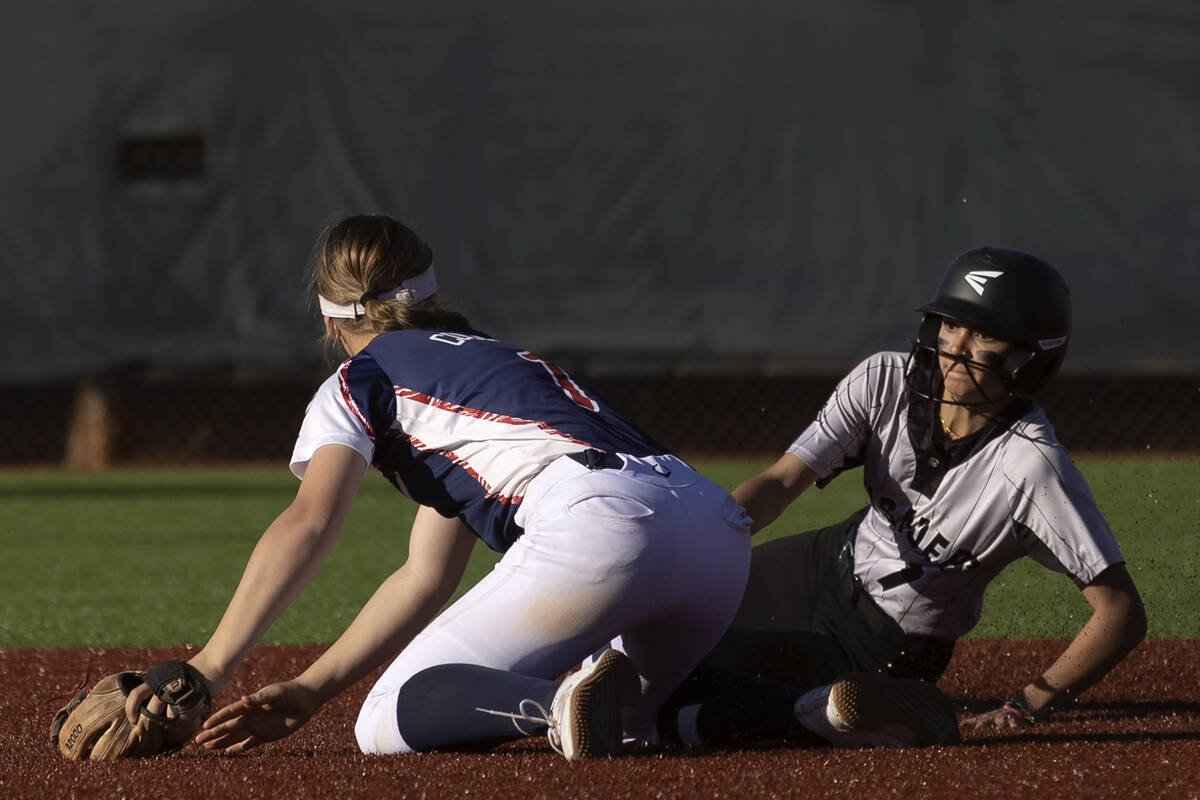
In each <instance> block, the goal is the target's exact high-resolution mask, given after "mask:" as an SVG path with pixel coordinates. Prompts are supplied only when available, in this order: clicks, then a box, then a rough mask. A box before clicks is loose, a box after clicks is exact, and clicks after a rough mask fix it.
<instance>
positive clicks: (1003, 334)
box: [915, 247, 1071, 397]
mask: <svg viewBox="0 0 1200 800" xmlns="http://www.w3.org/2000/svg"><path fill="white" fill-rule="evenodd" d="M915 310H916V311H920V312H922V313H924V314H925V317H924V319H923V320H922V322H921V328H920V332H919V334H918V336H917V341H916V342H915V345H916V346H917V347H920V348H923V349H933V350H936V349H937V332H938V328H939V327H940V325H941V321H940V320H941V318H943V317H945V318H948V319H952V320H955V321H956V322H959V323H961V324H963V325H966V326H967V327H968V328H973V329H975V330H977V331H980V332H981V333H986V334H988V335H990V336H995V337H996V338H998V339H1004V340H1006V341H1009V342H1012V343H1013V344H1014V345H1016V347H1014V348H1013V350H1012V352H1010V353H1009V355H1008V357H1007V358H1006V359H1005V362H1004V364H1003V365H1001V367H1000V372H1001V374H1002V376H1003V377H1004V379H1005V382H1006V383H1008V384H1009V386H1010V390H1011V391H1012V393H1013V394H1014V395H1017V396H1025V397H1028V396H1029V395H1032V394H1033V393H1034V392H1036V391H1038V390H1039V389H1041V388H1042V387H1043V386H1045V385H1046V384H1047V383H1048V382H1049V381H1050V379H1051V378H1053V377H1054V376H1055V375H1056V374H1058V370H1059V367H1061V366H1062V362H1063V358H1064V357H1065V356H1066V354H1067V342H1068V340H1069V339H1070V336H1071V296H1070V291H1069V290H1068V289H1067V282H1066V281H1065V280H1063V277H1062V275H1060V274H1059V272H1058V270H1056V269H1055V268H1054V267H1052V266H1050V265H1049V264H1047V263H1046V262H1045V261H1042V260H1041V259H1040V258H1037V257H1036V256H1032V255H1030V254H1028V253H1022V252H1021V251H1019V250H1005V249H1002V248H998V247H980V248H976V249H974V250H968V251H967V252H965V253H963V254H962V255H960V256H959V257H958V258H956V259H954V261H953V262H951V264H950V266H949V267H948V268H947V269H946V273H945V274H944V275H943V276H942V282H941V283H940V284H939V285H938V288H937V292H936V293H935V294H934V297H933V299H932V300H930V301H929V302H928V303H926V304H925V305H923V306H918V307H917V308H916V309H915Z"/></svg>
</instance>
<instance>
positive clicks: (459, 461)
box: [393, 386, 590, 503]
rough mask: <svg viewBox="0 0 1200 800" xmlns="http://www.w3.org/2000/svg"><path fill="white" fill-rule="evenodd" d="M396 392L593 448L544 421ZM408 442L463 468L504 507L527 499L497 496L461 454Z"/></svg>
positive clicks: (401, 390) (410, 391) (401, 389)
mask: <svg viewBox="0 0 1200 800" xmlns="http://www.w3.org/2000/svg"><path fill="white" fill-rule="evenodd" d="M393 388H394V389H395V391H396V397H397V398H401V399H405V400H415V401H416V402H418V403H422V404H424V405H427V406H431V407H433V408H437V409H441V410H442V411H449V412H450V413H452V414H462V415H463V416H465V417H474V418H475V419H479V420H484V421H486V422H500V423H503V424H505V425H536V426H537V427H538V428H539V429H540V430H542V431H544V432H546V433H548V434H550V435H551V436H554V437H556V438H558V439H562V440H565V441H568V442H571V443H573V444H580V445H583V446H584V447H590V445H589V444H588V443H587V442H585V441H583V440H582V439H576V438H575V437H573V436H568V435H567V434H565V433H563V432H562V431H559V430H555V429H554V428H552V427H550V426H549V425H547V424H546V423H545V422H542V421H540V420H532V419H522V418H521V417H513V416H509V415H508V414H497V413H495V412H492V411H481V410H480V409H477V408H468V407H466V406H460V405H458V404H457V403H450V402H447V401H445V400H439V399H438V398H436V397H431V396H430V395H428V394H425V393H424V392H418V391H416V390H414V389H405V388H404V387H403V386H395V387H393ZM405 438H407V439H408V441H409V443H410V444H411V445H412V446H413V447H414V448H416V449H417V450H420V451H421V452H423V453H438V454H440V455H443V456H445V457H446V458H448V459H450V461H451V463H453V464H454V465H455V466H457V467H461V468H462V470H463V471H464V472H466V473H467V474H468V475H470V476H471V477H472V478H474V479H475V480H476V481H477V482H478V483H479V485H480V486H482V487H483V491H484V494H485V495H487V496H489V497H494V498H495V499H496V500H497V501H499V502H501V503H520V502H521V500H522V499H523V496H522V495H515V496H513V497H506V496H505V495H501V494H497V495H493V494H492V487H491V486H490V485H489V484H488V482H487V481H485V480H484V479H483V476H482V475H480V474H479V473H478V472H476V471H475V470H474V469H472V468H471V465H470V464H468V463H467V461H466V460H465V459H463V458H462V457H461V456H460V455H458V453H455V452H454V451H453V450H437V449H435V448H432V447H430V446H429V445H427V444H425V443H424V442H422V441H421V440H419V439H417V438H415V437H413V436H411V435H409V434H407V433H406V434H405Z"/></svg>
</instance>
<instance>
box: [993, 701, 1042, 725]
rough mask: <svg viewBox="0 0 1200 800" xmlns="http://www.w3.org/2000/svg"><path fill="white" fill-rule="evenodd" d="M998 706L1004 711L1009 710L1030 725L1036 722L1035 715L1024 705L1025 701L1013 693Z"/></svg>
mask: <svg viewBox="0 0 1200 800" xmlns="http://www.w3.org/2000/svg"><path fill="white" fill-rule="evenodd" d="M1000 708H1002V709H1004V710H1005V711H1011V712H1013V713H1014V714H1016V715H1017V716H1018V717H1020V718H1021V719H1023V720H1025V722H1026V724H1028V725H1032V724H1033V723H1035V722H1037V717H1036V716H1034V714H1033V712H1032V711H1030V710H1029V706H1027V705H1025V701H1024V700H1022V699H1021V697H1020V696H1019V695H1013V696H1012V697H1010V698H1008V699H1007V700H1005V701H1004V703H1003V704H1002V705H1001V706H1000Z"/></svg>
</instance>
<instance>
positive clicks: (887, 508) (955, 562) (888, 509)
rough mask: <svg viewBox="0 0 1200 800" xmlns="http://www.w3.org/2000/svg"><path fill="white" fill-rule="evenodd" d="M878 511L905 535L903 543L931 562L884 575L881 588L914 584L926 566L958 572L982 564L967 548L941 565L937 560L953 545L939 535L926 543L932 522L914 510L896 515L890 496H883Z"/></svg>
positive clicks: (910, 564) (909, 566) (914, 564)
mask: <svg viewBox="0 0 1200 800" xmlns="http://www.w3.org/2000/svg"><path fill="white" fill-rule="evenodd" d="M879 510H880V511H881V512H882V513H883V516H884V517H885V518H886V519H887V521H888V522H889V523H891V525H892V527H893V528H894V529H895V531H896V532H897V533H899V534H900V535H901V536H903V537H904V540H905V541H906V542H908V544H909V545H911V546H912V548H913V549H914V550H916V551H918V552H919V553H921V555H923V556H925V558H927V559H929V563H927V564H920V563H915V562H911V561H910V562H908V564H907V566H906V567H905V568H904V569H902V570H897V571H896V572H893V573H891V574H890V575H885V576H884V577H883V578H882V579H881V580H880V582H879V584H880V586H882V587H883V588H884V589H894V588H895V587H897V586H900V585H901V584H905V583H912V582H913V581H915V580H917V579H918V578H920V577H921V575H922V573H923V571H924V569H925V568H926V567H929V568H932V569H940V570H946V571H958V570H963V569H968V568H970V567H974V566H977V565H978V564H979V561H978V559H976V558H975V554H974V553H972V552H971V551H970V550H966V549H964V548H960V549H958V550H955V551H954V554H953V555H951V556H950V557H949V558H947V559H946V560H945V561H942V562H940V563H939V562H938V561H937V558H938V557H939V556H941V555H944V554H945V552H946V548H947V547H948V546H949V545H950V542H949V540H948V539H946V537H944V536H942V535H941V534H940V533H936V532H935V533H934V534H933V536H932V537H929V539H928V541H926V537H927V536H928V535H929V533H930V530H929V525H930V520H929V518H928V517H917V515H916V512H915V511H914V510H913V509H911V508H910V509H908V510H907V511H905V512H904V513H903V514H898V513H896V501H894V500H893V499H892V498H890V497H881V498H880V499H879Z"/></svg>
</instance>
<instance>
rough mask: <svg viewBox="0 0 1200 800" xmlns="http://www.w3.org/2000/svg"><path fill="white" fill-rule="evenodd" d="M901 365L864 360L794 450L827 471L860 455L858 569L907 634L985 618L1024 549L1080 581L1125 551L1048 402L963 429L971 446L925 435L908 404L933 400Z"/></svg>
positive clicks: (939, 631)
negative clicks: (865, 502) (989, 599)
mask: <svg viewBox="0 0 1200 800" xmlns="http://www.w3.org/2000/svg"><path fill="white" fill-rule="evenodd" d="M905 368H906V357H905V355H904V354H902V353H880V354H877V355H874V356H872V357H870V358H868V359H867V360H865V361H864V362H862V363H861V364H859V365H858V366H857V367H856V368H855V369H854V370H853V371H851V372H850V374H849V375H847V376H846V377H845V378H844V379H843V380H842V381H841V383H840V384H839V385H838V387H837V389H836V390H835V391H834V393H833V395H832V397H830V399H829V401H828V402H827V403H826V405H825V407H824V408H823V409H822V410H821V412H820V413H819V415H818V416H817V419H816V420H815V421H814V422H813V423H812V424H811V425H810V426H809V427H808V428H807V429H806V430H805V431H804V432H803V433H802V434H801V435H800V437H799V438H798V439H796V441H795V442H794V443H793V444H792V445H791V447H790V448H789V450H788V452H791V453H793V454H795V455H797V456H799V457H800V458H801V459H803V460H804V462H805V463H806V464H808V465H809V466H810V467H811V468H812V469H813V471H815V472H816V473H817V475H818V476H820V477H821V478H828V477H830V476H831V475H833V474H835V473H836V472H837V471H839V470H841V469H844V468H846V467H848V466H855V465H857V464H862V465H863V467H864V475H863V480H864V483H865V484H866V489H867V493H868V495H869V498H870V508H869V509H868V511H867V514H866V517H865V518H864V519H863V520H862V522H861V523H860V525H859V527H858V532H857V535H856V538H855V542H854V559H855V574H856V575H857V576H858V578H859V579H860V580H861V581H862V585H863V588H864V590H865V591H867V592H868V593H869V594H870V595H871V597H872V598H873V599H874V600H875V601H876V603H878V604H879V606H880V608H882V609H883V610H884V611H885V612H886V613H887V614H888V615H889V616H891V617H892V618H893V619H895V620H896V622H898V623H899V624H900V626H901V627H902V628H903V629H904V630H905V631H906V632H907V633H910V634H923V635H929V636H937V637H940V638H944V639H954V638H957V637H959V636H961V635H963V634H964V633H966V632H967V631H969V630H970V629H971V628H973V627H974V626H975V624H976V622H978V620H979V615H980V613H981V611H982V609H983V594H984V589H985V588H986V587H987V584H988V583H989V582H990V581H991V580H992V578H994V577H995V576H996V575H998V574H999V573H1000V571H1001V570H1002V569H1003V568H1004V567H1005V566H1007V565H1008V564H1009V563H1011V562H1013V561H1015V560H1016V559H1018V558H1020V557H1022V556H1024V555H1030V556H1033V557H1034V558H1036V559H1037V560H1038V561H1040V562H1041V563H1043V564H1045V565H1046V566H1049V567H1051V568H1052V569H1056V570H1059V571H1061V572H1064V573H1066V574H1068V575H1071V576H1072V577H1073V578H1074V579H1075V581H1076V582H1077V584H1079V585H1080V586H1083V585H1086V584H1088V583H1090V582H1091V581H1092V580H1094V579H1095V578H1096V576H1097V575H1099V574H1100V573H1101V572H1102V571H1104V569H1106V568H1107V567H1109V566H1111V565H1112V564H1116V563H1119V562H1121V561H1122V560H1123V559H1122V557H1121V553H1120V550H1119V549H1118V547H1117V542H1116V540H1115V538H1114V537H1113V534H1112V531H1111V530H1110V529H1109V527H1108V524H1107V523H1106V522H1105V520H1104V518H1103V516H1102V515H1101V513H1100V510H1099V509H1098V508H1097V506H1096V501H1095V499H1094V497H1093V496H1092V493H1091V491H1090V490H1089V489H1088V486H1087V484H1086V482H1085V481H1084V479H1083V476H1082V475H1081V474H1080V472H1079V470H1078V468H1077V467H1076V466H1075V464H1074V463H1073V462H1072V461H1071V459H1070V458H1069V457H1068V455H1067V453H1066V452H1065V451H1064V449H1063V447H1062V445H1060V444H1059V442H1058V440H1057V439H1056V437H1055V433H1054V429H1053V427H1052V426H1051V424H1050V422H1049V421H1048V420H1047V419H1046V416H1045V414H1044V413H1043V412H1042V410H1041V409H1040V408H1039V407H1037V406H1036V405H1032V404H1030V406H1029V408H1028V409H1027V410H1026V411H1025V412H1024V414H1023V415H1022V416H1020V417H1019V418H1017V419H1015V420H1013V421H1011V422H1010V423H1009V424H1007V425H993V426H992V429H991V430H989V429H987V428H985V429H984V430H983V431H980V432H979V433H978V435H973V436H972V437H967V439H972V438H974V441H973V442H967V440H961V444H962V445H963V447H964V448H965V449H959V450H957V451H956V450H955V449H954V447H953V445H957V444H959V442H953V443H946V442H942V443H938V442H937V441H936V438H937V437H934V441H933V442H930V440H929V436H928V434H926V436H925V439H924V443H922V437H921V436H919V435H917V433H916V432H915V431H917V430H918V429H921V426H914V425H911V424H910V415H912V416H913V418H916V416H917V412H919V411H922V409H919V408H917V404H925V403H927V401H922V400H916V399H914V400H913V401H912V403H911V404H910V400H909V394H908V392H906V390H905ZM923 413H926V414H928V413H929V411H928V406H926V408H925V409H924V411H923ZM933 419H936V416H934V417H933ZM928 427H929V426H928V425H925V426H924V428H923V429H924V430H926V431H927V430H928Z"/></svg>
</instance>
